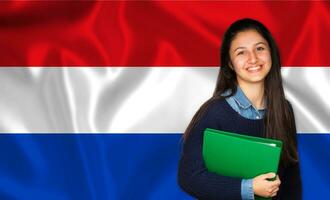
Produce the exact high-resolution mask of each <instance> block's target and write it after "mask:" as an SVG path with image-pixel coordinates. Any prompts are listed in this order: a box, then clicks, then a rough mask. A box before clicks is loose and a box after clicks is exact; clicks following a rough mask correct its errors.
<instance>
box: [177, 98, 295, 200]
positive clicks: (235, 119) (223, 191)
mask: <svg viewBox="0 0 330 200" xmlns="http://www.w3.org/2000/svg"><path fill="white" fill-rule="evenodd" d="M205 128H214V129H218V130H223V131H229V132H235V133H240V134H248V135H252V136H257V137H262V136H263V135H264V122H263V119H260V120H251V119H247V118H244V117H242V116H241V115H240V114H238V113H237V112H236V111H235V110H233V108H231V106H230V105H229V104H228V103H227V102H226V101H225V100H219V101H217V102H215V103H213V104H212V105H210V106H209V108H208V109H207V111H206V112H205V114H204V115H203V117H202V118H201V120H200V121H199V122H198V123H197V125H196V126H195V127H194V128H193V129H192V132H191V133H190V135H189V137H188V139H187V140H185V142H184V146H183V151H182V155H181V159H180V163H179V171H178V183H179V185H180V187H181V188H182V189H183V190H184V191H185V192H187V193H188V194H190V195H191V196H193V197H195V198H198V199H220V200H221V199H225V200H236V199H241V181H242V179H240V178H233V177H227V176H220V175H217V174H214V173H211V172H208V171H207V169H206V167H205V163H204V160H203V157H202V144H203V132H204V130H205ZM278 175H279V177H280V180H281V185H280V190H279V192H278V193H277V196H276V198H273V199H274V200H275V199H281V200H283V199H290V200H296V199H297V200H300V199H301V177H300V169H299V164H298V163H296V164H291V165H288V166H287V167H283V165H282V164H281V163H280V166H279V169H278Z"/></svg>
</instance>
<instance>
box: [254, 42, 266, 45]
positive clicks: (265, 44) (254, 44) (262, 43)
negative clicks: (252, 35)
mask: <svg viewBox="0 0 330 200" xmlns="http://www.w3.org/2000/svg"><path fill="white" fill-rule="evenodd" d="M258 44H263V45H266V43H264V42H257V43H255V44H254V46H257V45H258ZM266 46H267V45H266Z"/></svg>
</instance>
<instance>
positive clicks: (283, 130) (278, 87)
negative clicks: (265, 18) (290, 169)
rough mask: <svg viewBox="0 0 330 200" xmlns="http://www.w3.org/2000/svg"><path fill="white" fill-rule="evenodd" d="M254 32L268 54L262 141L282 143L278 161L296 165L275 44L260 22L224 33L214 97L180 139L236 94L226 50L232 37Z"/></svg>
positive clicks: (292, 128) (247, 22)
mask: <svg viewBox="0 0 330 200" xmlns="http://www.w3.org/2000/svg"><path fill="white" fill-rule="evenodd" d="M246 30H255V31H257V32H258V33H259V34H260V35H261V36H262V37H263V38H264V39H265V40H266V41H267V42H268V45H269V47H270V51H271V59H272V66H271V69H270V71H269V73H268V74H267V76H266V78H265V91H264V95H265V98H266V102H267V103H266V104H267V105H266V106H267V112H266V115H265V118H264V123H265V131H264V132H265V135H264V136H265V137H267V138H273V139H278V140H281V141H283V151H282V157H281V161H282V162H283V163H284V164H288V163H290V162H297V161H298V153H297V143H296V128H295V127H296V126H295V120H294V114H293V110H292V107H291V105H290V103H289V102H288V101H286V99H285V95H284V90H283V84H282V77H281V62H280V55H279V50H278V48H277V45H276V43H275V40H274V39H273V37H272V35H271V33H270V32H269V31H268V29H267V28H266V27H265V26H264V25H263V24H261V23H260V22H258V21H256V20H253V19H247V18H246V19H241V20H238V21H236V22H234V23H233V24H231V25H230V27H229V28H228V29H227V31H226V32H225V34H224V36H223V40H222V44H221V53H220V58H221V70H219V74H218V78H217V83H216V87H215V90H214V93H213V96H212V97H211V98H210V99H209V100H207V101H206V102H205V103H204V104H203V105H202V106H201V107H200V108H199V110H198V111H197V112H196V114H195V115H194V117H193V118H192V120H191V122H190V123H189V125H188V127H187V128H186V130H185V132H184V135H183V138H184V140H185V139H187V138H188V137H189V134H190V133H191V130H192V129H193V128H194V127H195V125H196V124H197V123H198V122H199V120H200V119H201V118H202V117H203V115H204V113H205V112H206V110H207V109H208V107H209V106H210V105H211V104H213V103H215V102H216V101H217V100H220V99H223V98H226V97H229V96H232V95H234V94H235V93H236V91H237V79H236V73H235V71H234V70H232V69H231V67H230V63H231V60H230V55H229V49H230V45H231V42H232V41H233V39H234V38H235V36H236V35H237V34H238V33H239V32H242V31H246ZM228 89H230V91H231V93H229V95H227V96H222V95H221V94H223V93H224V92H225V91H227V90H228Z"/></svg>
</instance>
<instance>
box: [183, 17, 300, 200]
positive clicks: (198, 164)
mask: <svg viewBox="0 0 330 200" xmlns="http://www.w3.org/2000/svg"><path fill="white" fill-rule="evenodd" d="M205 128H214V129H218V130H224V131H229V132H235V133H240V134H248V135H252V136H257V137H266V138H273V139H278V140H281V141H283V149H282V155H281V161H280V165H279V169H278V175H277V176H276V180H275V181H268V180H267V179H268V178H273V177H275V174H274V173H268V174H261V175H259V176H257V177H255V178H253V179H241V178H234V177H227V176H221V175H217V174H214V173H211V172H208V171H207V169H206V167H205V163H204V161H203V157H202V143H203V132H204V130H205ZM178 182H179V185H180V186H181V188H182V189H183V190H184V191H186V192H187V193H189V194H190V195H191V196H193V197H195V198H198V199H225V200H231V199H254V195H258V196H262V197H272V198H273V199H289V200H297V199H298V200H299V199H301V192H302V189H301V177H300V169H299V162H298V153H297V140H296V126H295V120H294V114H293V109H292V107H291V105H290V103H289V102H288V101H287V100H286V99H285V95H284V90H283V85H282V78H281V63H280V56H279V51H278V48H277V46H276V44H275V41H274V39H273V37H272V36H271V34H270V32H269V31H268V30H267V28H266V27H265V26H264V25H263V24H261V23H260V22H258V21H255V20H252V19H241V20H238V21H236V22H234V23H233V24H232V25H231V26H230V27H229V28H228V30H227V31H226V33H225V34H224V37H223V41H222V45H221V70H219V75H218V79H217V83H216V88H215V91H214V93H213V96H212V97H211V98H210V99H209V100H208V101H206V102H205V103H204V104H203V105H202V106H201V107H200V109H199V110H198V111H197V113H196V114H195V116H194V117H193V119H192V121H191V122H190V124H189V126H188V127H187V129H186V131H185V133H184V146H183V152H182V156H181V160H180V163H179V172H178Z"/></svg>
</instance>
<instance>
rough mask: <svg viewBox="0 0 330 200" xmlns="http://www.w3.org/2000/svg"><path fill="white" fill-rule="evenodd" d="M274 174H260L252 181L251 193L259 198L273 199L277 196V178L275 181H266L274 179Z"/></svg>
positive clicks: (278, 180)
mask: <svg viewBox="0 0 330 200" xmlns="http://www.w3.org/2000/svg"><path fill="white" fill-rule="evenodd" d="M274 176H275V173H267V174H261V175H259V176H257V177H255V178H254V179H253V192H254V194H256V195H258V196H261V197H266V198H267V197H274V196H276V195H277V192H278V190H279V186H280V184H281V181H280V179H279V177H278V176H276V180H274V181H268V180H267V179H271V178H274Z"/></svg>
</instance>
